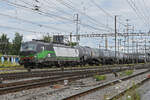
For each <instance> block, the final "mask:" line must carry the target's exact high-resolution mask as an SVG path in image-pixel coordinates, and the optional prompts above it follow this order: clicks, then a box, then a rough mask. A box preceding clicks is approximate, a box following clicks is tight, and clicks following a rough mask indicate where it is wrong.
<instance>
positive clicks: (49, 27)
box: [0, 13, 69, 32]
mask: <svg viewBox="0 0 150 100" xmlns="http://www.w3.org/2000/svg"><path fill="white" fill-rule="evenodd" d="M0 16H5V17H9V18H13V19H16V20H20V21H22V22H26V23H30V24H34V25H36V26H39V27H44V28H48V29H53V30H57V31H58V30H59V31H62V32H69V31H67V30H63V29H59V28H55V27H52V26H47V25H43V24H39V23H36V22H33V21H29V20H25V19H22V18H19V17H15V16H10V15H6V14H3V13H0Z"/></svg>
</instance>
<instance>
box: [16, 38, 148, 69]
mask: <svg viewBox="0 0 150 100" xmlns="http://www.w3.org/2000/svg"><path fill="white" fill-rule="evenodd" d="M116 57H117V58H115V52H114V51H111V50H104V49H96V48H90V47H87V46H79V45H78V46H68V45H65V44H56V43H45V42H43V41H36V40H32V41H29V42H25V43H22V46H21V50H20V61H19V63H20V64H21V65H24V66H25V68H42V67H49V66H57V67H61V66H76V65H86V64H89V65H99V64H114V63H117V62H120V63H132V62H131V59H132V60H134V61H137V60H138V61H140V62H143V61H144V60H143V59H144V58H143V57H144V56H142V57H141V56H140V55H135V54H134V56H133V55H132V54H125V53H121V52H116ZM146 57H147V58H146V59H147V60H149V55H148V54H147V56H146Z"/></svg>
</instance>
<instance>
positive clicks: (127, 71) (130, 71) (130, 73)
mask: <svg viewBox="0 0 150 100" xmlns="http://www.w3.org/2000/svg"><path fill="white" fill-rule="evenodd" d="M125 74H126V75H128V76H129V75H132V74H133V70H126V71H125Z"/></svg>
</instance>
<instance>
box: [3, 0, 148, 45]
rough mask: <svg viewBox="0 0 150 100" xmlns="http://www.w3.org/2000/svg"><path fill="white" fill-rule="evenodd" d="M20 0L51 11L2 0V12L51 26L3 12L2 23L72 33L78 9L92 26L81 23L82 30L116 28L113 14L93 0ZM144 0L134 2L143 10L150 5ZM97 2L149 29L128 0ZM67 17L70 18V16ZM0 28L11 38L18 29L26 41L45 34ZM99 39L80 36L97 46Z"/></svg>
mask: <svg viewBox="0 0 150 100" xmlns="http://www.w3.org/2000/svg"><path fill="white" fill-rule="evenodd" d="M10 1H11V0H10ZM21 1H22V0H21ZM21 1H20V0H16V3H19V4H21V5H25V6H28V7H31V8H34V6H35V5H39V6H40V9H41V10H42V11H44V12H45V13H48V14H45V15H41V14H39V13H37V12H34V11H31V10H27V9H24V8H16V7H13V6H10V5H8V4H7V3H6V2H1V4H0V12H2V13H4V14H8V15H11V16H16V17H18V18H22V19H26V20H28V21H32V22H35V23H39V24H43V25H47V26H49V28H48V27H47V28H45V27H40V26H37V25H34V24H30V23H25V22H22V21H19V20H15V19H12V18H8V17H3V16H0V18H1V19H3V20H0V25H7V26H10V27H16V28H22V29H25V30H32V31H37V32H44V33H53V32H55V33H64V34H70V32H73V34H75V32H76V24H75V21H74V20H75V16H74V14H76V13H78V14H79V20H80V23H81V24H87V25H90V27H87V26H82V25H80V34H84V33H92V32H96V33H106V32H107V31H105V32H103V31H99V30H95V29H92V28H91V27H95V28H99V29H107V28H106V26H108V27H111V28H113V29H114V18H111V17H109V16H107V15H106V14H105V13H104V12H103V11H102V10H100V9H99V8H98V7H96V6H95V5H94V4H93V3H92V1H93V0H62V1H64V2H65V3H67V4H66V6H65V5H62V4H61V3H60V2H58V1H59V0H53V1H50V0H39V1H40V3H36V2H34V1H31V0H25V2H27V3H29V4H30V5H27V4H25V3H23V2H21ZM60 1H61V0H60ZM144 1H145V2H146V4H144V3H143V2H142V0H139V1H136V2H135V3H136V5H137V6H138V9H140V12H142V11H143V10H144V9H150V7H149V6H148V4H149V3H150V1H146V0H144ZM94 2H96V4H98V5H99V7H102V8H103V9H105V10H106V11H107V12H108V13H110V14H111V15H112V16H115V15H119V16H118V18H117V21H118V20H119V19H121V22H123V23H126V21H125V20H126V19H127V18H128V19H130V24H133V25H136V29H142V30H146V31H148V30H149V29H148V28H147V27H145V26H144V23H143V19H140V18H138V17H137V15H136V14H135V12H134V11H133V10H132V8H131V7H130V6H129V4H128V3H127V2H126V0H94ZM62 3H63V2H62ZM68 4H69V5H68ZM31 5H34V6H31ZM146 7H147V8H146ZM144 14H145V15H146V16H148V15H149V13H146V10H144ZM55 15H56V16H55ZM65 18H67V20H66V19H65ZM102 26H103V27H102ZM117 26H118V28H122V29H121V31H122V30H123V29H125V27H124V26H121V25H119V24H118V25H117ZM50 27H55V28H58V29H60V30H57V29H55V30H54V29H52V28H50ZM61 30H67V32H62V31H61ZM0 32H4V33H6V34H8V36H9V37H10V38H11V39H12V38H13V34H12V33H15V32H19V33H21V34H23V35H24V41H29V40H32V39H33V38H41V36H42V35H43V34H42V33H40V34H38V33H36V34H35V33H32V32H24V31H19V30H12V29H6V28H0ZM111 32H113V31H111ZM95 41H96V42H95ZM98 41H99V40H95V39H90V40H89V42H86V39H81V44H82V45H89V46H92V47H94V46H95V47H98V44H99V43H98ZM109 41H110V43H112V41H113V38H111V39H110V40H109Z"/></svg>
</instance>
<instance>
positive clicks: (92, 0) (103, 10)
mask: <svg viewBox="0 0 150 100" xmlns="http://www.w3.org/2000/svg"><path fill="white" fill-rule="evenodd" d="M90 1H91V2H92V4H94V5H95V6H96V7H97V8H98V9H100V10H101V11H102V12H104V13H105V14H106V15H107V16H109V17H110V18H112V19H114V16H113V15H112V14H110V13H108V12H107V11H106V10H105V9H103V8H102V7H101V6H100V5H98V4H97V3H96V2H95V1H94V0H90ZM117 23H119V24H121V25H123V26H125V24H124V23H123V22H120V21H117Z"/></svg>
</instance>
